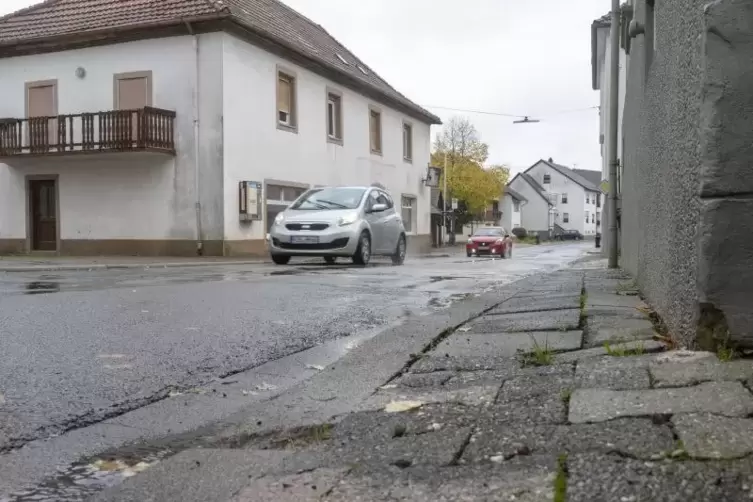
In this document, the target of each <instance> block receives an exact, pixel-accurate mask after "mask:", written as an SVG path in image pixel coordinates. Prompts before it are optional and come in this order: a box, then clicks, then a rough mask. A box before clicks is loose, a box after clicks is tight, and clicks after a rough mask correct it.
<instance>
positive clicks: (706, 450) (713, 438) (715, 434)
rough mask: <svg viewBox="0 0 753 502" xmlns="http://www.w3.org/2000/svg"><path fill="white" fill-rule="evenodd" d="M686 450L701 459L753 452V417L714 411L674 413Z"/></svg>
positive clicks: (738, 455)
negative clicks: (716, 413) (723, 415)
mask: <svg viewBox="0 0 753 502" xmlns="http://www.w3.org/2000/svg"><path fill="white" fill-rule="evenodd" d="M672 423H673V424H674V427H675V431H676V432H677V435H678V436H679V438H680V440H681V441H682V443H683V446H684V448H685V451H686V452H687V453H688V455H690V456H691V457H692V458H698V459H734V458H740V457H743V456H745V455H749V454H751V453H753V420H751V419H749V418H729V417H722V416H719V415H712V414H710V413H693V414H687V415H675V416H673V417H672Z"/></svg>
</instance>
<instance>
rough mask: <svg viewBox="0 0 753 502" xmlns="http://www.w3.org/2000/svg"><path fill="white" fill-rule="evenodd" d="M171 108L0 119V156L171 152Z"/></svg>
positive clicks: (172, 112)
mask: <svg viewBox="0 0 753 502" xmlns="http://www.w3.org/2000/svg"><path fill="white" fill-rule="evenodd" d="M174 127H175V112H174V111H169V110H161V109H159V108H152V107H145V108H140V109H137V110H114V111H107V112H97V113H79V114H73V115H58V116H55V117H32V118H23V119H0V157H14V156H20V155H48V154H66V153H94V152H129V151H139V150H142V151H146V150H152V151H160V152H164V153H168V154H172V155H174V154H175V135H174Z"/></svg>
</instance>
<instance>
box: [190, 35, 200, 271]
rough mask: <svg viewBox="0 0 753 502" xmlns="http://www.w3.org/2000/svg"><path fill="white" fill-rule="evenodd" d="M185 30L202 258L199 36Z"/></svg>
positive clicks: (197, 221)
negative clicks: (189, 56)
mask: <svg viewBox="0 0 753 502" xmlns="http://www.w3.org/2000/svg"><path fill="white" fill-rule="evenodd" d="M186 28H188V33H189V34H190V35H191V37H192V38H193V53H194V86H193V103H192V115H193V156H194V196H195V198H196V200H195V202H194V207H195V210H196V254H197V255H198V256H202V255H203V254H204V229H203V228H202V225H201V191H200V190H201V181H200V178H199V175H200V173H201V160H200V158H199V153H200V151H199V36H198V35H197V34H196V32H195V31H194V29H193V26H191V23H190V22H186Z"/></svg>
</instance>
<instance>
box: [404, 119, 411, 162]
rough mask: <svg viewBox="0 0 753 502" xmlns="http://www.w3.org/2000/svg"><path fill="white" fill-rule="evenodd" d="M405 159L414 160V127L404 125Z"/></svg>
mask: <svg viewBox="0 0 753 502" xmlns="http://www.w3.org/2000/svg"><path fill="white" fill-rule="evenodd" d="M403 159H404V160H407V161H411V160H413V126H412V125H410V124H405V123H403Z"/></svg>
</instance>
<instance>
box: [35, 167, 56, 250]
mask: <svg viewBox="0 0 753 502" xmlns="http://www.w3.org/2000/svg"><path fill="white" fill-rule="evenodd" d="M55 185H56V181H55V180H29V202H30V204H29V210H30V213H31V214H30V218H31V250H32V251H57V248H58V235H57V234H58V214H57V207H58V204H57V190H56V186H55Z"/></svg>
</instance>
